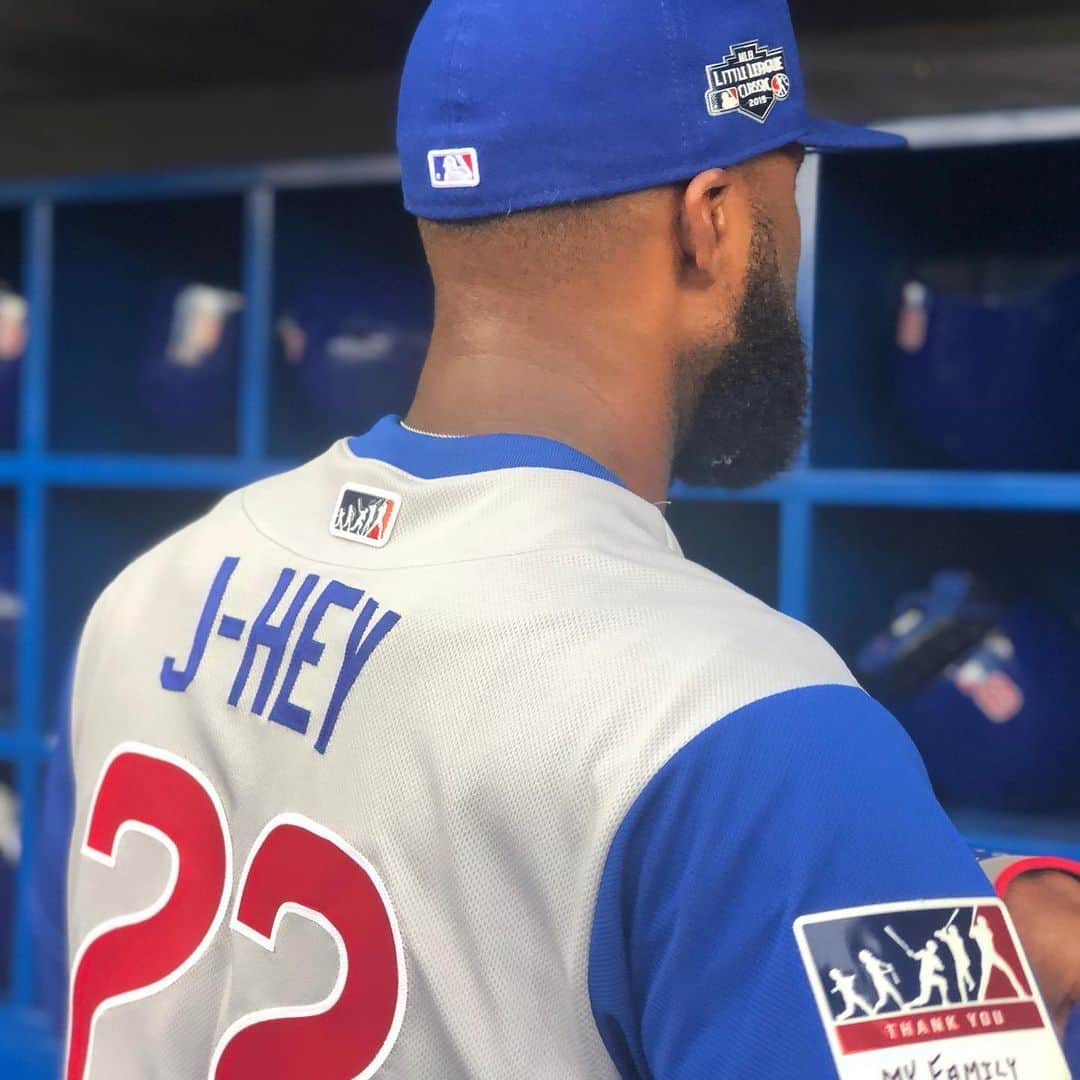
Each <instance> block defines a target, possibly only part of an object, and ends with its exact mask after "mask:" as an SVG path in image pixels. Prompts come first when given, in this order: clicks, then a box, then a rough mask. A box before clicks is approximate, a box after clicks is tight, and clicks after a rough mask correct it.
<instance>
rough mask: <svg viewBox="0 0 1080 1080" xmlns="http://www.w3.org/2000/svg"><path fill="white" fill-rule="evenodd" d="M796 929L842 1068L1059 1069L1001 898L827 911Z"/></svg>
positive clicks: (913, 1077)
mask: <svg viewBox="0 0 1080 1080" xmlns="http://www.w3.org/2000/svg"><path fill="white" fill-rule="evenodd" d="M795 936H796V938H797V939H798V943H799V950H800V952H801V953H802V957H803V961H804V962H805V964H806V971H807V974H808V976H809V978H810V984H811V988H812V990H813V993H814V998H815V1000H816V1002H817V1005H818V1009H819V1011H820V1012H821V1018H822V1021H823V1022H824V1024H825V1030H826V1034H827V1035H828V1038H829V1045H830V1046H831V1047H832V1051H833V1055H834V1056H835V1059H836V1066H837V1070H838V1071H839V1074H840V1077H841V1080H871V1078H872V1080H892V1078H896V1080H918V1078H924V1077H925V1078H927V1080H929V1078H931V1077H942V1078H947V1080H951V1078H953V1077H956V1078H959V1080H966V1078H969V1077H971V1078H978V1080H983V1078H984V1077H985V1078H987V1080H990V1078H997V1077H1007V1078H1008V1080H1022V1078H1024V1077H1031V1078H1032V1080H1035V1078H1036V1077H1038V1078H1040V1080H1042V1078H1050V1077H1065V1076H1066V1075H1067V1074H1066V1073H1062V1071H1061V1070H1062V1067H1063V1066H1062V1062H1061V1056H1060V1051H1059V1049H1058V1044H1057V1038H1056V1036H1055V1035H1054V1032H1053V1029H1052V1027H1051V1025H1050V1020H1049V1017H1048V1016H1047V1014H1046V1010H1045V1008H1044V1006H1043V1004H1042V1001H1041V999H1040V998H1039V996H1038V993H1037V991H1036V989H1035V981H1034V978H1033V976H1032V973H1031V970H1030V968H1029V967H1028V964H1027V960H1026V959H1025V957H1024V954H1023V950H1022V949H1021V948H1020V945H1019V941H1018V939H1017V937H1016V931H1015V930H1014V929H1013V926H1012V923H1011V921H1010V920H1009V916H1008V912H1007V911H1006V909H1005V906H1004V904H1002V902H1001V901H1000V900H994V899H990V898H981V897H980V898H976V899H963V900H932V901H916V902H911V903H907V904H886V905H878V906H875V907H864V908H850V909H848V910H846V911H831V912H826V913H824V914H820V915H809V916H805V917H803V918H800V919H798V920H796V922H795Z"/></svg>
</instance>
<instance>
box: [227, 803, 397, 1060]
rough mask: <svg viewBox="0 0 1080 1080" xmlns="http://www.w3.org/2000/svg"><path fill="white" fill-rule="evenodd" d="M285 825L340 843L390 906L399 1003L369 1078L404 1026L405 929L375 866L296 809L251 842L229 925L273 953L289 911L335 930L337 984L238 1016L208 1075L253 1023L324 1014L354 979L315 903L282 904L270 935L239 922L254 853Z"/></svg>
mask: <svg viewBox="0 0 1080 1080" xmlns="http://www.w3.org/2000/svg"><path fill="white" fill-rule="evenodd" d="M282 825H293V826H296V827H297V828H299V829H303V830H304V831H305V832H309V833H314V834H315V835H316V836H318V837H321V838H322V839H323V840H327V841H329V842H330V843H331V844H333V845H334V846H335V847H337V848H338V850H339V851H342V852H343V853H344V854H346V855H348V857H349V858H350V859H352V861H353V862H354V863H356V864H357V865H358V866H359V867H360V869H361V870H363V871H364V873H365V874H367V876H368V879H369V880H370V881H371V883H372V884H373V885H374V886H375V888H376V890H377V891H378V893H379V898H380V899H381V900H382V903H383V909H384V910H385V911H386V915H387V919H388V921H389V923H390V931H391V933H392V934H393V937H394V954H395V958H396V961H397V970H398V992H397V1003H396V1005H395V1006H394V1018H393V1021H392V1022H391V1024H390V1030H389V1031H388V1032H387V1035H386V1038H385V1039H384V1040H383V1044H382V1047H381V1048H380V1050H379V1052H378V1053H377V1054H376V1055H375V1057H374V1058H373V1059H372V1061H371V1064H370V1065H368V1066H367V1068H365V1069H364V1071H363V1072H362V1073H359V1074H358V1075H357V1076H356V1077H355V1078H354V1080H369V1078H370V1077H372V1076H374V1075H375V1074H376V1073H377V1072H378V1071H379V1069H381V1068H382V1066H383V1064H384V1062H385V1061H386V1059H387V1058H388V1057H389V1056H390V1051H391V1050H393V1048H394V1044H395V1043H396V1042H397V1037H398V1034H399V1033H400V1031H401V1025H402V1023H403V1022H404V1019H405V1000H406V997H407V993H408V990H407V985H406V982H407V980H406V973H405V950H404V948H403V946H402V943H401V931H400V930H399V929H398V922H397V916H396V915H395V913H394V908H393V905H392V904H391V903H390V895H389V893H388V892H387V891H386V886H385V885H383V882H382V878H380V877H379V875H378V873H376V871H375V868H374V867H373V866H372V865H371V863H369V862H368V861H367V859H365V858H364V856H363V855H361V854H360V852H358V851H357V850H356V849H355V848H354V847H352V846H351V845H349V844H347V843H346V842H345V841H344V840H343V839H342V838H341V837H340V836H338V835H337V834H336V833H333V832H331V831H330V830H329V829H327V828H326V827H325V826H323V825H320V824H319V823H318V822H317V821H312V820H311V818H309V817H305V816H304V815H303V814H294V813H284V814H278V815H277V817H274V818H272V819H271V820H270V821H269V822H267V824H266V825H265V826H263V829H262V831H261V832H260V833H259V835H258V837H257V838H256V839H255V842H254V843H253V844H252V846H251V851H250V852H249V853H248V857H247V860H246V861H245V863H244V870H243V872H242V873H241V875H240V882H239V884H238V886H237V890H236V902H235V904H234V906H233V914H232V918H231V919H230V920H229V928H230V929H232V930H235V931H236V932H237V933H238V934H243V935H244V937H246V938H248V939H249V940H251V941H254V942H255V944H256V945H258V946H260V947H261V948H263V949H265V950H266V951H267V952H270V953H273V952H275V951H276V943H277V936H278V931H279V930H280V929H281V924H282V922H283V921H284V919H285V917H286V916H287V915H299V916H300V917H301V918H304V919H308V920H310V921H311V922H313V923H315V924H316V925H318V926H321V927H322V928H323V930H325V931H326V932H327V933H328V934H329V935H330V937H331V939H332V940H333V942H334V946H335V947H336V948H337V952H338V974H337V979H336V980H335V981H334V986H333V988H332V989H331V991H330V993H329V994H328V995H327V996H326V997H325V998H323V999H322V1001H317V1002H315V1003H314V1004H312V1005H284V1006H280V1007H276V1008H269V1009H257V1010H256V1011H255V1012H251V1013H248V1014H247V1015H246V1016H242V1017H241V1018H240V1019H239V1020H237V1021H235V1022H234V1023H232V1024H230V1025H229V1027H228V1028H227V1029H226V1031H225V1034H224V1035H222V1037H221V1039H220V1041H219V1042H218V1044H217V1047H216V1048H215V1050H214V1056H213V1058H212V1060H211V1062H210V1072H209V1080H214V1078H215V1077H216V1075H217V1068H218V1065H219V1063H220V1062H221V1058H222V1055H223V1054H224V1053H225V1050H226V1048H227V1047H228V1045H229V1043H230V1042H232V1040H233V1039H234V1038H235V1037H236V1036H237V1035H239V1034H240V1032H241V1031H245V1030H246V1029H247V1028H250V1027H254V1026H255V1025H256V1024H262V1023H266V1022H268V1021H271V1020H290V1019H299V1018H301V1017H309V1016H321V1015H324V1014H325V1013H328V1012H330V1010H331V1009H333V1007H334V1006H335V1005H336V1004H337V1003H338V1000H339V999H340V997H341V993H342V991H343V990H344V989H345V983H346V982H347V981H348V978H349V953H348V950H347V949H346V947H345V941H344V939H343V938H342V936H341V933H340V931H339V930H338V929H337V927H336V926H334V924H333V923H332V922H330V920H329V919H328V918H327V917H326V916H325V915H324V914H322V912H319V911H314V910H313V909H312V908H309V907H306V906H304V905H303V904H298V903H295V902H294V901H291V900H290V901H286V902H285V903H284V904H282V905H281V906H280V907H279V908H278V909H277V912H276V914H275V916H274V925H273V928H272V929H271V931H270V936H269V937H264V936H263V935H262V934H260V933H259V932H258V931H257V930H252V929H251V927H249V926H247V925H246V924H245V923H242V922H241V921H240V918H239V916H240V903H241V901H242V900H243V897H244V889H245V887H246V886H247V878H248V872H249V871H250V870H251V867H252V864H253V863H254V861H255V856H256V855H258V853H259V851H260V850H261V849H262V846H263V845H264V844H265V843H266V841H267V840H268V839H269V838H270V835H271V833H273V831H274V830H275V829H277V828H278V827H279V826H282Z"/></svg>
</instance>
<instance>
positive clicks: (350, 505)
mask: <svg viewBox="0 0 1080 1080" xmlns="http://www.w3.org/2000/svg"><path fill="white" fill-rule="evenodd" d="M400 509H401V496H400V495H396V494H394V493H393V492H392V491H378V490H376V489H375V488H360V487H353V486H352V485H351V484H346V485H345V487H343V488H342V489H341V494H340V495H339V496H338V501H337V506H336V507H335V509H334V517H333V519H332V520H331V522H330V531H331V532H332V533H333V534H334V536H340V537H341V539H342V540H352V541H353V543H356V544H367V545H368V547H377V548H381V547H386V545H387V544H388V543H389V542H390V534H391V533H392V532H393V531H394V525H395V524H396V523H397V516H398V511H399V510H400Z"/></svg>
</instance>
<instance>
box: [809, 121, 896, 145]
mask: <svg viewBox="0 0 1080 1080" xmlns="http://www.w3.org/2000/svg"><path fill="white" fill-rule="evenodd" d="M799 142H801V143H802V145H803V146H805V147H806V148H807V150H822V151H825V152H829V151H836V150H902V149H904V148H905V147H906V146H907V145H908V141H907V139H905V138H904V137H903V135H893V134H891V133H890V132H887V131H875V130H873V129H872V128H865V127H859V125H858V124H841V123H839V122H838V121H836V120H819V119H818V118H817V117H812V118H811V120H810V123H809V124H808V125H807V127H806V128H805V130H804V131H803V133H802V135H801V137H800V139H799Z"/></svg>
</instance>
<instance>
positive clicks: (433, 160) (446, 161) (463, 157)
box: [428, 146, 480, 188]
mask: <svg viewBox="0 0 1080 1080" xmlns="http://www.w3.org/2000/svg"><path fill="white" fill-rule="evenodd" d="M428 165H429V166H430V168H431V186H432V187H436V188H472V187H479V186H480V159H479V157H478V155H477V153H476V148H475V147H472V146H467V147H464V148H463V149H459V150H432V151H431V153H429V154H428Z"/></svg>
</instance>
